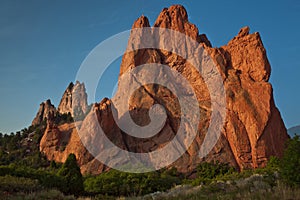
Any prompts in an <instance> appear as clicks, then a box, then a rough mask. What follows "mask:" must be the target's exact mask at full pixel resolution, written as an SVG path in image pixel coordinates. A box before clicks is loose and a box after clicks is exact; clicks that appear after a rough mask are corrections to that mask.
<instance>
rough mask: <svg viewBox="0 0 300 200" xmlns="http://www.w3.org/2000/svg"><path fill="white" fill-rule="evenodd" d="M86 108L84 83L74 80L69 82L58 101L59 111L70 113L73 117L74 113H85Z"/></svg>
mask: <svg viewBox="0 0 300 200" xmlns="http://www.w3.org/2000/svg"><path fill="white" fill-rule="evenodd" d="M87 109H88V104H87V94H86V90H85V85H84V83H80V82H79V81H76V83H75V84H74V83H73V82H71V83H70V84H69V85H68V87H67V89H66V90H65V92H64V94H63V96H62V99H61V101H60V103H59V106H58V111H59V113H61V114H65V113H71V115H72V116H73V117H74V115H76V114H86V112H87Z"/></svg>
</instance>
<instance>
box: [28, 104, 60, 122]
mask: <svg viewBox="0 0 300 200" xmlns="http://www.w3.org/2000/svg"><path fill="white" fill-rule="evenodd" d="M54 116H56V108H55V107H54V105H52V104H51V101H50V99H48V100H47V101H45V102H42V103H41V104H40V108H39V110H38V112H37V114H36V116H35V118H34V119H33V120H32V123H31V125H33V126H34V125H38V124H41V123H42V122H43V121H44V120H47V119H51V118H53V117H54Z"/></svg>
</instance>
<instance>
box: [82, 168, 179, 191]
mask: <svg viewBox="0 0 300 200" xmlns="http://www.w3.org/2000/svg"><path fill="white" fill-rule="evenodd" d="M169 172H170V171H168V170H166V171H163V172H162V171H160V172H149V173H140V174H134V173H126V172H120V171H117V170H110V171H109V172H106V173H102V174H100V175H98V176H94V177H88V178H86V180H85V181H84V188H85V191H86V192H88V193H89V194H91V195H99V194H101V195H112V196H137V195H144V194H148V193H151V192H156V191H166V190H168V189H170V188H172V187H173V186H175V185H177V184H180V183H181V180H180V176H176V175H172V174H171V173H169Z"/></svg>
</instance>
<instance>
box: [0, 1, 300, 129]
mask: <svg viewBox="0 0 300 200" xmlns="http://www.w3.org/2000/svg"><path fill="white" fill-rule="evenodd" d="M172 4H182V5H184V6H185V8H186V9H187V11H188V14H189V18H190V21H191V22H192V23H194V24H196V25H197V26H198V28H199V31H200V32H201V33H206V34H207V36H208V38H209V39H210V41H211V42H212V44H213V46H222V45H224V44H226V43H227V42H228V41H229V40H230V39H231V38H233V37H234V36H235V35H236V34H237V33H238V31H239V29H240V28H241V27H243V26H246V25H248V26H250V28H251V32H256V31H258V32H260V33H261V36H262V39H263V43H264V45H265V47H266V49H267V54H268V57H269V60H270V63H271V65H272V75H271V83H272V84H273V88H274V96H275V101H276V105H277V106H278V107H279V109H280V112H281V114H282V116H283V119H284V121H285V124H286V126H287V127H288V128H289V127H291V126H293V125H297V124H300V106H299V103H300V93H299V87H300V59H299V58H300V57H299V52H300V42H299V37H300V23H299V22H300V21H299V19H300V1H299V0H285V1H276V0H272V1H258V0H256V1H247V2H244V1H229V0H228V1H196V0H194V1H161V0H152V1H150V0H130V1H125V0H118V1H113V0H109V1H108V0H102V1H80V2H79V1H71V0H65V1H50V0H49V1H30V0H27V1H21V0H19V1H15V0H7V1H3V0H1V1H0V84H1V85H0V95H1V98H0V99H1V104H0V132H3V133H10V132H15V131H17V130H20V129H22V128H24V127H27V126H28V125H30V123H31V121H32V119H33V117H34V116H35V114H36V112H37V109H38V106H39V104H40V102H42V101H44V100H46V99H48V98H50V99H51V100H52V102H53V103H54V104H55V105H56V106H57V105H58V103H59V100H60V98H61V96H62V93H63V91H64V90H65V88H66V87H67V85H68V84H69V82H70V81H74V79H75V75H76V72H77V70H78V68H79V66H80V64H81V62H82V61H83V59H84V58H85V57H86V56H87V54H88V53H89V52H90V51H91V50H92V49H93V48H94V47H95V46H96V45H97V44H99V43H100V42H101V41H103V40H105V39H106V38H108V37H110V36H112V35H114V34H117V33H119V32H121V31H125V30H128V29H130V28H131V26H132V23H133V21H134V20H135V19H137V18H138V17H139V16H140V15H142V14H144V15H145V16H147V17H148V18H149V19H150V22H151V24H153V22H154V20H155V19H156V17H157V15H158V14H159V12H160V11H161V10H162V9H163V8H164V7H169V6H170V5H172ZM118 64H119V60H118V61H116V62H115V63H114V64H113V65H112V66H111V67H110V68H109V70H108V72H107V74H108V75H109V76H108V77H109V78H107V79H106V80H104V81H103V83H106V84H105V85H102V86H99V92H98V93H97V97H98V98H99V99H97V100H98V101H100V100H101V97H103V96H109V95H110V94H111V92H110V90H111V88H112V85H113V83H114V82H115V81H116V80H117V75H118V73H119V69H118V67H119V66H118Z"/></svg>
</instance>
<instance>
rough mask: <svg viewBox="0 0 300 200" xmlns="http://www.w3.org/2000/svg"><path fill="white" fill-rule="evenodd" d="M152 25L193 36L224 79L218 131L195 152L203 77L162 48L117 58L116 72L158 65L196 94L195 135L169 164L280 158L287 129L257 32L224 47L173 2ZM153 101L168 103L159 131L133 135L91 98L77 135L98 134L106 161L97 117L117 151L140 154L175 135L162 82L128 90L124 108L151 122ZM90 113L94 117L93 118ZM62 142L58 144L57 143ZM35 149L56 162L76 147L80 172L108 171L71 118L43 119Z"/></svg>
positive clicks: (244, 32) (205, 109)
mask: <svg viewBox="0 0 300 200" xmlns="http://www.w3.org/2000/svg"><path fill="white" fill-rule="evenodd" d="M141 27H150V24H149V21H148V19H147V18H146V17H145V16H142V17H140V18H139V19H137V20H136V21H135V22H134V24H133V28H141ZM154 27H160V28H168V29H173V30H176V31H179V32H181V33H184V34H186V35H187V36H189V37H191V38H192V39H193V40H195V41H197V42H198V43H199V45H200V46H201V47H202V48H204V49H205V50H206V51H207V52H208V53H209V55H210V56H211V58H212V59H213V61H214V63H215V65H216V66H217V68H218V70H219V72H220V74H221V76H222V78H223V83H224V87H225V91H226V112H227V113H226V119H225V123H224V126H223V129H222V130H221V136H220V138H219V139H218V141H217V143H216V145H215V146H214V147H213V149H212V150H211V151H210V153H209V154H208V155H207V156H206V157H204V158H200V157H199V156H198V155H199V153H198V152H199V150H200V147H201V144H202V143H203V140H204V137H205V136H206V132H207V128H208V126H209V122H210V118H211V112H212V111H211V98H210V94H209V91H208V88H207V86H206V85H205V82H204V80H203V78H202V77H201V75H200V74H199V73H197V72H196V71H195V70H194V69H193V68H192V67H191V66H190V64H189V63H188V62H186V60H185V59H184V58H182V57H180V56H178V55H176V54H173V53H170V52H166V51H164V50H157V49H142V50H136V51H133V52H128V53H126V54H125V55H124V56H123V60H122V64H121V67H120V76H122V75H123V74H125V73H126V72H127V71H128V70H130V69H134V68H135V67H138V66H139V65H141V64H145V63H161V64H164V65H168V66H169V67H170V68H172V69H174V70H176V71H178V72H179V73H180V74H182V75H183V76H184V77H186V79H187V80H188V81H189V83H190V84H191V86H192V87H193V89H194V91H195V93H196V97H197V100H198V102H199V109H200V113H201V118H200V121H199V126H198V130H197V135H196V138H195V140H194V141H193V142H192V144H191V145H190V147H189V148H188V150H187V151H186V152H185V153H184V154H183V155H182V156H181V157H180V159H178V160H177V161H176V162H174V163H173V164H172V165H171V166H174V167H176V168H177V169H178V170H179V171H181V172H190V171H192V170H194V169H195V167H196V166H197V164H199V163H200V162H203V161H208V162H210V161H219V162H223V163H229V164H230V165H232V166H235V167H236V168H238V169H241V170H242V169H246V168H256V167H263V166H264V165H265V164H266V162H267V159H268V158H269V157H270V156H271V155H275V156H281V154H282V152H283V149H284V142H285V141H286V140H287V139H288V135H287V132H286V128H285V126H284V123H283V121H282V119H281V116H280V113H279V111H278V109H277V108H276V106H275V104H274V99H273V91H272V86H271V84H270V83H269V82H268V80H269V77H270V73H271V67H270V64H269V62H268V59H267V56H266V50H265V48H264V46H263V43H262V41H261V38H260V35H259V33H253V34H250V33H249V28H248V27H245V28H242V29H241V31H240V32H239V33H238V35H237V36H236V37H235V38H233V39H232V40H231V41H230V42H229V43H228V44H227V45H225V46H222V47H219V48H213V47H211V43H210V41H209V40H208V39H207V37H206V35H204V34H200V35H199V33H198V29H197V27H196V26H195V25H194V24H191V23H190V22H189V21H188V16H187V12H186V10H185V9H184V8H183V7H182V6H179V5H175V6H171V7H170V8H168V9H167V8H165V9H163V11H162V12H161V13H160V15H159V17H158V18H157V20H156V22H155V24H154ZM131 39H132V38H131ZM131 39H130V40H131ZM130 40H129V43H130V42H133V43H135V44H138V43H139V42H142V41H140V40H139V38H133V39H132V40H134V41H130ZM171 40H172V39H171V38H170V41H169V42H172V41H171ZM167 42H168V41H167ZM187 48H188V47H187ZM157 78H163V73H159V74H157ZM131 81H134V80H133V79H132V80H131ZM125 88H126V87H125ZM125 92H127V91H126V90H124V91H119V93H118V94H119V95H121V96H122V93H125ZM64 96H65V95H64ZM64 99H65V100H64ZM67 99H68V98H67V97H66V98H63V100H62V102H65V101H66V102H67ZM156 103H159V104H161V105H163V106H164V108H165V109H166V113H167V120H166V122H165V124H164V126H163V128H162V130H161V131H160V132H159V133H158V134H157V135H155V136H153V137H151V138H143V139H141V138H136V137H132V136H130V135H128V134H126V133H124V132H123V131H121V130H120V129H119V128H118V126H117V125H116V123H115V121H114V119H113V116H112V111H111V109H112V104H111V101H110V100H108V99H104V100H103V101H102V102H101V103H99V104H95V105H94V106H93V108H92V110H91V111H90V113H89V114H88V115H87V116H86V118H85V119H84V120H83V122H80V125H79V126H78V127H79V128H78V130H79V131H80V135H81V136H83V138H81V139H82V140H84V141H88V140H91V139H92V138H93V137H94V139H95V138H96V139H97V141H99V143H100V144H101V142H103V144H102V145H100V146H99V147H98V148H99V152H101V151H107V153H110V154H111V158H112V159H113V158H114V157H116V156H117V155H116V154H114V153H116V152H109V148H108V149H107V148H106V146H105V145H106V144H105V143H104V139H103V138H102V137H99V136H97V134H95V135H93V134H92V135H91V133H93V132H97V129H98V128H99V127H98V126H97V124H96V123H99V124H100V125H101V127H102V128H103V129H104V132H105V133H106V135H107V137H108V138H109V139H110V140H111V141H113V142H114V143H115V144H116V145H117V146H118V147H120V148H121V149H124V150H127V151H131V152H138V153H142V152H151V151H153V150H156V149H159V148H162V147H164V146H165V145H166V144H167V143H168V141H169V140H170V139H172V138H174V137H175V135H176V131H177V130H178V126H179V123H180V105H179V102H178V100H177V98H176V96H174V94H172V93H171V92H170V91H169V90H168V89H167V88H164V87H162V86H157V85H154V84H148V85H144V86H142V87H140V88H139V89H138V90H137V91H136V92H135V93H134V94H133V96H132V97H131V98H130V101H129V105H128V106H129V110H130V115H131V117H132V119H133V120H134V121H135V122H136V124H139V125H147V124H148V123H149V122H150V119H149V116H148V114H149V113H148V110H149V109H150V108H151V106H152V105H154V104H156ZM61 104H62V103H61ZM64 105H68V103H64ZM61 107H65V106H59V110H60V111H63V110H64V109H62V108H61ZM69 107H71V106H69ZM69 107H68V108H69ZM67 110H68V109H67ZM68 111H69V110H68ZM95 116H97V120H95V119H94V118H95ZM119 117H120V118H122V116H119ZM77 123H79V122H77ZM66 138H67V139H66ZM62 143H64V148H60V146H61V144H62ZM40 150H41V151H42V152H44V153H45V155H46V156H47V157H48V158H49V159H53V160H56V161H59V162H63V161H64V160H65V159H66V158H67V156H68V154H69V153H75V155H76V156H77V158H78V159H79V164H80V165H81V169H82V171H83V172H89V173H101V172H102V171H104V170H107V169H108V168H107V167H106V166H105V165H103V164H101V163H100V162H99V161H97V160H96V159H94V158H93V157H92V156H91V155H90V153H89V152H88V151H87V150H86V149H85V148H84V147H83V145H82V142H81V141H80V139H79V137H78V131H76V129H75V125H74V124H66V125H61V126H58V127H55V126H54V127H53V126H52V127H51V126H49V125H48V128H47V130H46V132H45V134H44V136H43V138H42V140H41V144H40ZM170 154H172V152H170ZM118 162H122V160H119V161H118ZM124 164H126V163H125V161H124Z"/></svg>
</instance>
